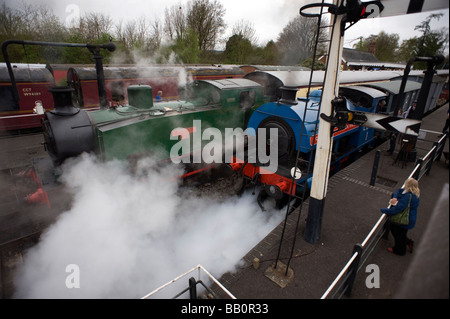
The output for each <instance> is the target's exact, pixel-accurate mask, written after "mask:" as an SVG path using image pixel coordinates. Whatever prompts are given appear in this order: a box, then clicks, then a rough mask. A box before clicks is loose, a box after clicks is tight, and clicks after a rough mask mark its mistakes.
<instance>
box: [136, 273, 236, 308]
mask: <svg viewBox="0 0 450 319" xmlns="http://www.w3.org/2000/svg"><path fill="white" fill-rule="evenodd" d="M197 269H198V277H199V278H200V270H203V271H204V272H205V274H206V275H207V276H208V277H209V278H211V279H212V281H214V283H215V284H217V285H218V286H219V287H220V288H221V289H222V290H223V291H224V292H225V293H226V294H227V295H228V296H229V297H230V298H231V299H236V297H235V296H233V294H232V293H231V292H229V291H228V289H227V288H225V286H223V285H222V284H221V283H220V282H219V281H218V280H217V279H216V278H214V277H213V276H212V275H211V274H210V273H209V272H208V271H207V270H206V269H205V268H204V267H203V266H202V265H200V264H198V265H197V266H195V267H194V268H191V269H189V270H188V271H186V272H185V273H183V274H181V275H179V276H178V277H175V278H174V279H172V280H170V281H168V282H167V283H165V284H164V285H162V286H161V287H159V288H156V289H155V290H153V291H151V292H149V293H148V294H146V295H145V296H143V297H141V299H147V298H149V297H150V296H152V295H154V294H156V293H157V292H159V291H161V290H162V289H164V288H166V287H167V286H169V285H171V284H173V283H174V282H176V281H178V280H179V279H181V278H183V277H185V276H187V275H188V274H190V273H191V272H193V271H195V270H197Z"/></svg>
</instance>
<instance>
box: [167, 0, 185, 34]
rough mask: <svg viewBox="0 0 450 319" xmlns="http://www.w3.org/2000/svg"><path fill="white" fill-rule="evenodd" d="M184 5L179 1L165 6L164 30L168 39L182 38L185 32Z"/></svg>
mask: <svg viewBox="0 0 450 319" xmlns="http://www.w3.org/2000/svg"><path fill="white" fill-rule="evenodd" d="M186 10H187V9H186V7H184V6H183V5H182V4H181V3H179V4H177V5H174V6H172V7H170V8H169V9H168V8H166V10H165V25H164V32H165V33H166V34H167V36H168V37H169V39H170V40H176V39H182V38H183V36H184V35H185V33H186V29H187V22H186Z"/></svg>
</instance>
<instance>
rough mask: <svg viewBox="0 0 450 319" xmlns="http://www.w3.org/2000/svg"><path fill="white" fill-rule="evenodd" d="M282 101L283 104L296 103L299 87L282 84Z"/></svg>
mask: <svg viewBox="0 0 450 319" xmlns="http://www.w3.org/2000/svg"><path fill="white" fill-rule="evenodd" d="M280 90H281V99H280V102H281V103H283V104H289V105H296V104H297V103H298V102H297V99H296V97H297V90H298V89H297V88H296V87H294V86H282V87H281V88H280Z"/></svg>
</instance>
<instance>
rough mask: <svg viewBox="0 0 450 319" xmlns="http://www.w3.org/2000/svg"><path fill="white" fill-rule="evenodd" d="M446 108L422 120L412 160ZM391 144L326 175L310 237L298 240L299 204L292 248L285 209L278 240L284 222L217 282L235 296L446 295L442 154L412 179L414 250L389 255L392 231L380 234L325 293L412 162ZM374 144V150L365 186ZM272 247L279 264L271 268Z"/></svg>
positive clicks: (425, 147)
mask: <svg viewBox="0 0 450 319" xmlns="http://www.w3.org/2000/svg"><path fill="white" fill-rule="evenodd" d="M447 109H448V105H445V106H443V107H441V108H439V109H438V110H436V111H435V112H433V113H432V114H429V115H428V116H427V117H425V118H424V120H423V122H422V125H421V129H422V130H423V132H422V136H421V138H419V139H418V141H417V143H416V150H417V154H415V155H416V156H417V158H423V157H424V156H425V155H426V154H427V153H428V152H429V150H430V149H431V148H432V147H433V142H434V141H436V140H438V139H439V136H440V134H439V133H440V132H441V131H442V128H443V126H444V123H445V117H446V112H447ZM424 135H426V136H424ZM396 145H397V146H396V150H395V152H394V154H393V155H391V156H390V155H388V154H387V150H388V148H389V141H388V142H386V143H384V144H382V145H380V146H379V147H378V148H377V149H374V150H372V151H371V152H370V153H368V154H366V155H365V156H363V157H362V158H360V159H359V160H358V161H356V162H354V163H353V164H351V165H350V166H348V167H347V168H345V169H343V170H341V171H340V172H338V173H337V174H335V175H334V176H332V177H331V178H330V180H329V185H328V192H327V196H326V200H325V210H324V214H323V221H322V228H321V236H320V238H319V240H318V242H317V243H315V244H310V243H307V242H306V241H305V240H304V239H303V232H304V229H305V224H306V216H307V213H308V201H306V202H305V203H304V204H303V205H302V207H301V215H300V219H299V220H300V222H299V226H298V233H297V235H296V236H297V238H296V243H295V246H294V248H292V247H293V239H294V237H295V226H296V223H297V220H298V217H299V216H298V214H299V211H298V210H297V211H296V212H294V213H292V214H291V215H289V217H288V219H287V223H286V228H285V232H284V236H283V239H282V240H281V237H282V233H283V225H284V221H283V222H282V223H280V224H279V225H278V226H277V227H276V228H275V229H273V231H272V232H271V233H269V234H268V235H267V236H266V237H265V238H264V239H263V240H262V241H261V242H260V243H259V244H258V245H256V246H255V247H254V248H253V249H252V250H251V251H250V252H249V253H248V254H247V255H246V256H245V257H244V258H243V262H244V265H243V266H242V267H241V268H239V270H238V271H236V272H235V273H227V274H225V275H223V276H222V277H221V278H220V279H219V281H220V282H221V283H222V284H223V285H224V286H225V287H226V289H228V290H229V292H230V293H231V294H233V295H234V296H235V297H236V298H237V299H319V298H324V299H325V298H327V299H330V298H347V299H348V298H352V299H392V298H448V297H449V286H448V274H449V272H448V270H449V248H448V247H449V246H448V244H449V229H448V222H449V219H448V206H449V186H448V185H449V167H448V161H447V160H445V159H444V156H442V158H441V159H440V160H436V161H435V162H434V163H433V165H432V168H431V170H430V172H429V175H423V176H422V177H421V178H420V180H419V186H420V190H421V196H420V206H419V210H418V221H417V224H416V227H415V228H414V229H412V230H410V231H409V232H408V237H410V238H412V239H413V240H414V241H415V245H414V247H415V249H414V252H413V253H409V252H407V254H406V255H405V256H397V255H394V254H392V253H390V252H388V251H387V248H388V247H392V246H393V245H394V239H393V237H392V235H391V234H389V236H388V237H387V239H386V238H384V237H381V235H380V236H379V239H378V241H377V244H376V245H374V246H373V247H372V248H371V249H370V250H371V251H370V254H369V255H368V256H367V257H364V258H365V261H364V263H363V262H362V261H361V262H360V266H359V267H360V269H359V271H358V273H357V274H356V278H355V281H354V284H353V286H352V290H351V294H350V295H346V294H341V295H340V293H339V291H337V289H338V288H333V289H331V292H330V293H329V294H327V295H325V292H327V290H328V289H330V286H331V284H332V283H333V282H334V281H335V279H336V277H337V276H338V274H340V273H341V272H342V269H343V268H344V266H346V264H347V263H348V261H349V260H350V258H351V257H352V254H353V250H354V247H355V245H357V244H361V243H362V242H363V240H365V238H367V237H366V236H367V235H368V234H369V233H370V232H371V230H372V229H373V228H374V226H375V225H376V224H377V221H379V220H380V217H381V216H382V213H381V212H380V208H384V207H387V206H388V201H389V199H390V196H391V194H392V193H393V192H394V191H395V190H396V189H398V188H400V187H401V186H402V185H403V182H404V181H405V180H406V179H407V178H408V177H409V175H410V174H411V172H412V171H413V169H414V167H415V163H414V162H411V161H399V159H400V158H401V156H400V157H397V156H398V154H399V152H400V150H401V149H400V148H401V146H402V144H401V141H399V143H398V144H396ZM444 147H445V148H444V152H448V142H447V143H445V146H444ZM377 150H380V152H381V156H380V161H379V166H378V171H377V175H376V182H375V185H373V186H372V185H370V181H371V176H372V170H373V163H374V159H375V156H376V153H377ZM396 160H397V161H396ZM280 242H282V244H281V249H280ZM279 249H280V253H279V258H278V260H279V261H280V262H281V264H278V268H277V269H275V268H274V262H275V260H277V255H278V252H279ZM291 251H292V258H291V260H290V262H289V268H290V269H289V271H288V272H287V273H286V272H285V271H284V270H285V269H286V268H284V269H282V270H283V271H277V270H281V268H282V267H283V265H286V264H287V263H288V260H289V256H290V255H291ZM255 258H257V260H256V261H257V263H256V264H257V265H259V268H258V267H256V268H257V269H255V267H254V261H255ZM368 266H369V267H368ZM274 272H275V275H274ZM346 273H347V271H346ZM286 274H287V275H286ZM343 277H344V276H343ZM342 281H343V279H342V280H341V283H342ZM339 284H340V283H339V282H338V283H336V287H338V286H339ZM223 297H224V298H225V297H226V296H225V295H224V296H223Z"/></svg>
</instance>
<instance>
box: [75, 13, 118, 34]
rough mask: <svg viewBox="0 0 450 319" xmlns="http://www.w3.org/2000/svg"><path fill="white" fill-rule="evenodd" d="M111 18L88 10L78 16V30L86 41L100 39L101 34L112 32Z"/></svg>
mask: <svg viewBox="0 0 450 319" xmlns="http://www.w3.org/2000/svg"><path fill="white" fill-rule="evenodd" d="M112 27H113V20H112V19H111V17H110V16H108V15H105V14H102V13H96V12H90V13H86V14H85V15H84V16H83V17H81V18H80V21H79V24H78V27H77V28H76V29H78V31H79V32H80V33H81V34H83V35H84V36H85V38H86V39H87V40H88V41H91V40H96V39H100V38H101V37H102V35H103V34H112Z"/></svg>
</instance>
